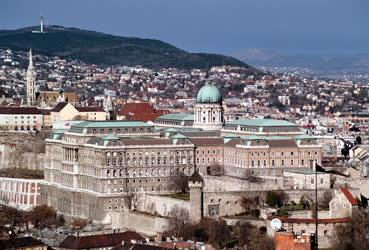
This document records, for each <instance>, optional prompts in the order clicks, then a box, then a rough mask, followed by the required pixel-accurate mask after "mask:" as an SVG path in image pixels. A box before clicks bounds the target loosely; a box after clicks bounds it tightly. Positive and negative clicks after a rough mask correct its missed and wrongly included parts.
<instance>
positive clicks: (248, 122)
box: [227, 119, 297, 127]
mask: <svg viewBox="0 0 369 250" xmlns="http://www.w3.org/2000/svg"><path fill="white" fill-rule="evenodd" d="M227 124H231V125H241V126H255V127H280V126H281V127H286V126H287V127H296V126H297V125H296V124H294V123H292V122H289V121H285V120H274V119H239V120H234V121H231V122H228V123H227Z"/></svg>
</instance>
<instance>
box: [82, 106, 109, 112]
mask: <svg viewBox="0 0 369 250" xmlns="http://www.w3.org/2000/svg"><path fill="white" fill-rule="evenodd" d="M76 109H77V110H78V112H105V110H104V109H103V108H101V107H76Z"/></svg>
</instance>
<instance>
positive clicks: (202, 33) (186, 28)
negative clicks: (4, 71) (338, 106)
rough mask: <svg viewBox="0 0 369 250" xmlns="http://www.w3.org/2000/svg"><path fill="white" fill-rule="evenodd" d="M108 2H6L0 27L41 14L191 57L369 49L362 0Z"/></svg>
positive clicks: (53, 20)
mask: <svg viewBox="0 0 369 250" xmlns="http://www.w3.org/2000/svg"><path fill="white" fill-rule="evenodd" d="M108 3H109V4H107V3H106V2H102V1H95V0H94V1H89V2H88V4H86V2H85V1H78V2H76V3H75V2H73V3H72V1H63V3H49V2H47V1H22V0H17V1H5V2H4V4H3V6H4V7H3V8H2V9H1V10H0V14H1V16H2V17H3V18H4V20H3V21H2V22H1V24H0V29H16V28H22V27H27V26H34V25H38V24H39V15H40V13H41V12H42V13H43V15H44V18H45V24H46V25H50V24H52V25H62V26H67V27H76V28H81V29H89V30H94V31H99V32H103V33H109V34H114V35H119V36H128V37H142V38H153V39H159V40H163V41H165V42H168V43H171V44H173V45H175V46H176V47H178V48H181V49H184V50H188V51H191V52H211V53H224V54H230V55H237V54H242V53H244V52H245V51H246V50H248V49H250V48H262V49H268V50H271V51H280V52H285V53H303V54H320V53H321V54H347V53H366V52H368V51H369V48H368V46H367V44H369V35H368V34H365V33H364V32H362V31H363V30H365V23H367V21H369V20H368V15H367V9H368V8H365V6H367V5H368V3H366V2H365V1H361V0H356V1H353V2H345V1H341V0H339V1H335V4H334V5H333V4H332V2H331V1H325V2H322V1H316V0H313V1H306V0H304V1H300V2H299V3H294V1H291V0H281V1H277V2H276V1H270V0H263V1H257V2H255V1H239V0H235V1H232V3H229V2H227V1H211V2H210V1H209V0H206V1H202V2H200V3H199V2H195V1H186V2H184V1H183V2H175V3H173V2H171V1H167V0H158V1H155V2H151V1H147V0H142V1H139V2H137V1H109V2H108ZM71 7H73V8H71ZM368 7H369V6H368ZM17 13H22V15H17ZM81 13H83V14H81ZM312 13H314V15H312ZM96 17H98V18H96Z"/></svg>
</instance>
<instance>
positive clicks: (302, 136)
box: [295, 134, 315, 140]
mask: <svg viewBox="0 0 369 250" xmlns="http://www.w3.org/2000/svg"><path fill="white" fill-rule="evenodd" d="M295 138H296V139H297V140H299V139H300V140H302V139H315V137H314V136H311V135H306V134H304V135H296V136H295Z"/></svg>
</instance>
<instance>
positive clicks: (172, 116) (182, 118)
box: [157, 113, 194, 121]
mask: <svg viewBox="0 0 369 250" xmlns="http://www.w3.org/2000/svg"><path fill="white" fill-rule="evenodd" d="M157 119H165V120H179V121H193V120H194V116H193V114H181V113H177V114H166V115H162V116H159V117H158V118H157Z"/></svg>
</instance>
